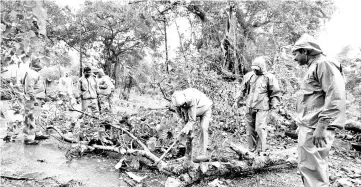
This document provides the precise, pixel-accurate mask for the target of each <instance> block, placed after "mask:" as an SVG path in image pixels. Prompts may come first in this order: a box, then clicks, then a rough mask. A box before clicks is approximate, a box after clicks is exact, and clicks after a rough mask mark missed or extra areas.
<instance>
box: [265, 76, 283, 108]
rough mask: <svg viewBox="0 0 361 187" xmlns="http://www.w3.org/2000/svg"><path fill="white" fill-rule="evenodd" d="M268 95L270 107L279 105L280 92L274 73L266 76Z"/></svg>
mask: <svg viewBox="0 0 361 187" xmlns="http://www.w3.org/2000/svg"><path fill="white" fill-rule="evenodd" d="M268 96H269V98H270V107H271V109H276V108H278V106H279V105H280V102H281V96H282V92H281V89H280V86H279V84H278V80H277V78H276V77H275V76H274V75H270V76H268Z"/></svg>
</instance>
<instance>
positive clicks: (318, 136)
mask: <svg viewBox="0 0 361 187" xmlns="http://www.w3.org/2000/svg"><path fill="white" fill-rule="evenodd" d="M316 70H317V74H316V77H315V78H316V80H317V81H318V82H319V83H320V85H321V87H322V90H323V91H324V92H325V102H324V105H323V108H322V111H321V113H320V114H319V116H318V117H319V119H318V123H317V126H316V129H315V132H314V134H313V135H314V140H313V142H314V144H315V145H316V146H317V147H324V145H323V143H327V142H326V134H325V132H326V129H327V127H328V126H329V125H330V124H331V123H333V122H334V120H335V119H336V118H337V117H338V116H339V115H340V113H341V112H344V110H345V104H346V103H345V94H346V92H345V81H344V79H343V77H342V75H341V73H340V72H339V71H338V70H337V69H336V68H334V67H333V66H332V64H331V63H328V62H321V63H319V64H317V68H316Z"/></svg>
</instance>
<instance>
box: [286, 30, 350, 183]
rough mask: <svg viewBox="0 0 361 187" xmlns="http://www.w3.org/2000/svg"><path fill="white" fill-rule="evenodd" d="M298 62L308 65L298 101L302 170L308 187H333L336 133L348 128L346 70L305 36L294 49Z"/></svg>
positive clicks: (299, 163) (299, 159)
mask: <svg viewBox="0 0 361 187" xmlns="http://www.w3.org/2000/svg"><path fill="white" fill-rule="evenodd" d="M292 52H293V55H294V60H295V61H297V62H298V64H299V65H306V66H307V67H308V69H307V72H306V74H305V76H304V78H303V81H302V83H301V90H300V96H299V97H298V100H297V105H296V106H297V109H296V110H297V117H296V119H297V121H298V126H299V132H298V167H299V170H300V173H301V176H302V181H303V184H304V185H305V186H307V187H321V186H329V185H330V183H329V176H328V162H327V157H328V154H329V151H330V149H331V145H332V143H333V140H334V138H335V132H334V130H335V129H342V128H343V127H344V124H345V112H346V92H345V80H344V77H343V75H342V68H341V65H340V64H339V63H338V62H333V61H330V60H328V59H327V58H326V56H325V55H323V54H322V50H321V48H320V46H319V45H318V44H317V42H316V41H315V40H314V38H313V37H311V36H310V35H307V34H304V35H302V37H301V38H300V39H299V40H298V41H297V42H296V43H295V45H294V47H293V49H292Z"/></svg>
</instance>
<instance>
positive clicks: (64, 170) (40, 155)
mask: <svg viewBox="0 0 361 187" xmlns="http://www.w3.org/2000/svg"><path fill="white" fill-rule="evenodd" d="M64 155H65V149H64V150H61V149H59V148H58V147H57V144H54V143H53V142H51V140H47V141H43V142H42V143H41V144H40V145H24V144H23V143H21V142H15V143H14V142H12V143H2V145H1V174H2V175H6V176H12V175H15V176H21V177H29V178H35V179H43V178H46V177H53V178H56V180H58V181H59V182H60V183H66V182H68V181H70V180H76V181H79V182H81V183H82V184H84V185H85V186H90V187H92V186H94V187H95V186H109V187H111V186H124V185H126V184H125V183H124V182H123V181H122V180H120V179H119V178H120V175H119V172H118V171H117V170H115V168H114V165H115V164H116V162H117V161H116V160H114V159H106V158H103V157H97V158H90V157H82V158H75V159H73V160H72V161H71V162H67V160H66V158H65V156H64Z"/></svg>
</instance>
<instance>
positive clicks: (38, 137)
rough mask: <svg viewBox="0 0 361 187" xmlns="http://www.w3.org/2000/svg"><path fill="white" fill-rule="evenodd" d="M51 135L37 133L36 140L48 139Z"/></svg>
mask: <svg viewBox="0 0 361 187" xmlns="http://www.w3.org/2000/svg"><path fill="white" fill-rule="evenodd" d="M49 137H50V135H47V134H41V135H36V136H35V140H46V139H49Z"/></svg>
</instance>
